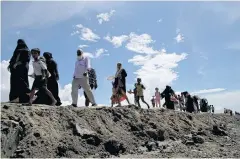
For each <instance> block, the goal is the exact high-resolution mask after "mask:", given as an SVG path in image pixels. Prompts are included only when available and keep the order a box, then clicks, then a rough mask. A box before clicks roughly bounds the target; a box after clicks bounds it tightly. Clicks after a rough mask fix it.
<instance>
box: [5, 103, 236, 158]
mask: <svg viewBox="0 0 240 159" xmlns="http://www.w3.org/2000/svg"><path fill="white" fill-rule="evenodd" d="M4 105H5V106H4ZM216 124H217V125H218V127H216V131H213V126H214V125H216ZM1 125H2V127H1V132H2V136H1V148H2V150H1V155H2V157H51V158H53V157H71V158H73V157H78V158H79V157H112V156H113V157H114V156H118V157H240V151H239V150H240V127H239V121H236V120H235V119H234V117H230V116H227V115H222V114H217V115H210V114H196V115H193V114H188V113H181V112H175V111H168V110H151V109H150V110H143V109H138V108H136V107H134V106H126V107H118V108H107V107H102V108H91V109H86V108H73V107H49V106H32V107H26V106H24V107H23V106H17V105H9V104H8V105H6V104H2V106H1Z"/></svg>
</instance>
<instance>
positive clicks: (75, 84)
mask: <svg viewBox="0 0 240 159" xmlns="http://www.w3.org/2000/svg"><path fill="white" fill-rule="evenodd" d="M79 86H81V87H82V89H83V90H84V92H85V93H86V95H87V97H88V99H89V101H90V102H91V103H92V104H96V102H95V99H94V96H93V93H92V91H91V88H90V85H89V81H88V77H83V78H74V79H73V81H72V93H71V95H72V104H76V105H77V101H78V89H79Z"/></svg>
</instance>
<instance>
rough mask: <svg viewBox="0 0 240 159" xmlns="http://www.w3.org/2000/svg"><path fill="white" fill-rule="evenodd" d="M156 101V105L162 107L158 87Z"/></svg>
mask: <svg viewBox="0 0 240 159" xmlns="http://www.w3.org/2000/svg"><path fill="white" fill-rule="evenodd" d="M155 91H156V92H155V101H156V107H159V108H160V107H161V102H160V100H161V94H160V92H159V89H158V88H155Z"/></svg>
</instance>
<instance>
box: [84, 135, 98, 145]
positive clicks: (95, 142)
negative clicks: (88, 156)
mask: <svg viewBox="0 0 240 159" xmlns="http://www.w3.org/2000/svg"><path fill="white" fill-rule="evenodd" d="M83 138H84V139H86V141H87V143H88V144H89V145H94V146H98V145H100V143H101V140H100V139H99V138H98V137H97V136H91V135H84V136H83Z"/></svg>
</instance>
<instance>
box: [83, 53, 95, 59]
mask: <svg viewBox="0 0 240 159" xmlns="http://www.w3.org/2000/svg"><path fill="white" fill-rule="evenodd" d="M84 56H87V57H89V58H95V56H94V55H93V54H92V53H90V52H84Z"/></svg>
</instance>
